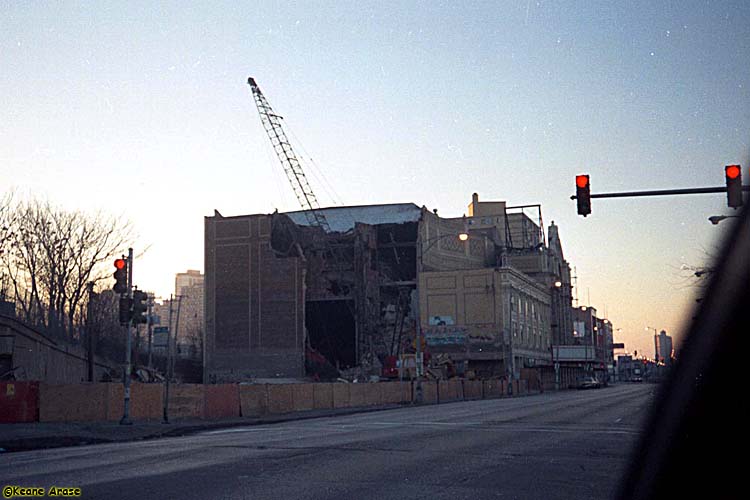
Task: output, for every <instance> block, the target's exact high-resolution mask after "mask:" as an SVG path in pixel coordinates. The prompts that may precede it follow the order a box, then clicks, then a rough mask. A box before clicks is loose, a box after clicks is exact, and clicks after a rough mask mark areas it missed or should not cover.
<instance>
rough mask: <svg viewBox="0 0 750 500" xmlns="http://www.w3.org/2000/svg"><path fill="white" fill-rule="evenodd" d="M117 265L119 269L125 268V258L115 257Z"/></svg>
mask: <svg viewBox="0 0 750 500" xmlns="http://www.w3.org/2000/svg"><path fill="white" fill-rule="evenodd" d="M115 267H116V268H117V269H125V259H115Z"/></svg>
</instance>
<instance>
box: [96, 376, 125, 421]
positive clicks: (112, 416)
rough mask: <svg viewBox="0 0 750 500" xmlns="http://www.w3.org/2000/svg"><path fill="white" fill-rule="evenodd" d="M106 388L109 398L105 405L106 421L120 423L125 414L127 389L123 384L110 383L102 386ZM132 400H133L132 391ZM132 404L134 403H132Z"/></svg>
mask: <svg viewBox="0 0 750 500" xmlns="http://www.w3.org/2000/svg"><path fill="white" fill-rule="evenodd" d="M101 385H104V386H105V390H106V393H107V398H106V401H105V405H104V415H105V416H104V419H105V420H109V421H110V422H111V421H118V420H120V419H121V418H122V416H123V414H124V412H125V388H124V387H123V386H122V383H119V384H118V383H116V382H110V383H108V384H101ZM130 392H131V398H132V392H133V391H132V390H131V391H130ZM131 404H132V401H131Z"/></svg>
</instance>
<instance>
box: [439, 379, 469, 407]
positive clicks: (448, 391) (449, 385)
mask: <svg viewBox="0 0 750 500" xmlns="http://www.w3.org/2000/svg"><path fill="white" fill-rule="evenodd" d="M438 391H439V396H440V402H441V403H450V402H451V401H460V400H462V399H463V398H464V395H463V388H462V387H461V381H460V380H457V379H453V380H441V381H440V382H439V383H438Z"/></svg>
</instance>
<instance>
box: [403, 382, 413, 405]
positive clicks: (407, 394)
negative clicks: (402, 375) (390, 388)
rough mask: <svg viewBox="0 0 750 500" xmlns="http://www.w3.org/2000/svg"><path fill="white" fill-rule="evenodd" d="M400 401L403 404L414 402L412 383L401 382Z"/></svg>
mask: <svg viewBox="0 0 750 500" xmlns="http://www.w3.org/2000/svg"><path fill="white" fill-rule="evenodd" d="M401 401H402V402H403V403H411V402H412V401H414V383H413V382H411V381H410V382H401Z"/></svg>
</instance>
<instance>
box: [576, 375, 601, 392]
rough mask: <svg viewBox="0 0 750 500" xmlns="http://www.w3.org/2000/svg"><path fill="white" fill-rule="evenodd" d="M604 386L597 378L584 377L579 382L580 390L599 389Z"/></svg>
mask: <svg viewBox="0 0 750 500" xmlns="http://www.w3.org/2000/svg"><path fill="white" fill-rule="evenodd" d="M601 386H602V384H601V382H599V380H598V379H597V378H596V377H583V378H581V379H580V380H579V381H578V388H579V389H598V388H600V387H601Z"/></svg>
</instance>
